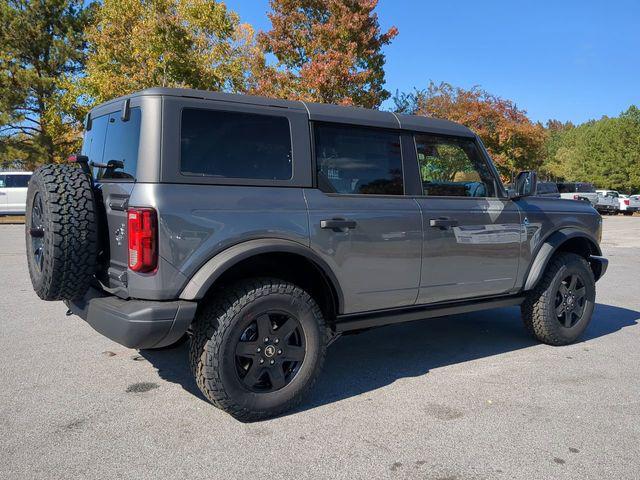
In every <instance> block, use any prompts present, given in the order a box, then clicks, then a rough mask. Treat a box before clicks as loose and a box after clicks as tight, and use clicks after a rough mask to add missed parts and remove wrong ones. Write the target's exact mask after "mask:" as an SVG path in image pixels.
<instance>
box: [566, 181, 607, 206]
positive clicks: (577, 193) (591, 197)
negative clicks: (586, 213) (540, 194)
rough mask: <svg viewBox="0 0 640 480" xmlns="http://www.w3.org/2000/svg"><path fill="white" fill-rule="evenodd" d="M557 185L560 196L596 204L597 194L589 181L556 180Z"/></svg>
mask: <svg viewBox="0 0 640 480" xmlns="http://www.w3.org/2000/svg"><path fill="white" fill-rule="evenodd" d="M557 185H558V191H559V192H560V198H566V199H569V200H581V201H584V202H589V203H591V205H593V206H594V207H595V206H596V205H597V204H598V194H597V193H596V189H595V187H594V186H593V185H591V184H590V183H584V182H558V184H557Z"/></svg>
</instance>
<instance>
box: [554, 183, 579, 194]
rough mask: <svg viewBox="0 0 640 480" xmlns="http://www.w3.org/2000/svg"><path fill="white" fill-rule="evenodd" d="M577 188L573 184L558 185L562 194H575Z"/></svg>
mask: <svg viewBox="0 0 640 480" xmlns="http://www.w3.org/2000/svg"><path fill="white" fill-rule="evenodd" d="M575 189H576V186H575V184H573V183H564V182H562V183H558V191H559V192H560V193H573V192H575Z"/></svg>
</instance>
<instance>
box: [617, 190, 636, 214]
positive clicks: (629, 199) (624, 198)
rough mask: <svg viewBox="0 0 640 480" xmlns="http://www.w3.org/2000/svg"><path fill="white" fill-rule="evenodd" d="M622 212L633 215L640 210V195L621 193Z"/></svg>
mask: <svg viewBox="0 0 640 480" xmlns="http://www.w3.org/2000/svg"><path fill="white" fill-rule="evenodd" d="M619 200H620V212H622V213H623V214H624V215H633V214H634V213H635V212H639V211H640V195H624V194H622V193H621V194H619Z"/></svg>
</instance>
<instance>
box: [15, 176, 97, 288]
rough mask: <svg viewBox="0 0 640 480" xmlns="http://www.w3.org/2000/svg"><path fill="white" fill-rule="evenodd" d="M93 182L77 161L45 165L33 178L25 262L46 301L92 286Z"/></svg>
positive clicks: (94, 254) (94, 238)
mask: <svg viewBox="0 0 640 480" xmlns="http://www.w3.org/2000/svg"><path fill="white" fill-rule="evenodd" d="M95 215H96V212H95V201H94V196H93V190H92V187H91V181H90V179H89V177H88V176H87V174H85V173H84V172H83V171H82V169H81V168H80V167H79V166H78V165H71V164H64V165H45V166H43V167H40V168H39V169H37V170H36V171H35V172H34V174H33V176H32V177H31V180H30V181H29V189H28V190H27V208H26V215H25V239H26V248H27V263H28V266H29V276H30V277H31V283H32V285H33V289H34V290H35V291H36V293H37V294H38V296H39V297H40V298H42V299H43V300H74V299H76V298H80V297H82V296H83V295H84V294H85V293H86V291H87V289H88V288H89V286H90V284H91V281H92V278H93V275H94V273H95V270H96V263H97V244H98V233H97V225H96V216H95Z"/></svg>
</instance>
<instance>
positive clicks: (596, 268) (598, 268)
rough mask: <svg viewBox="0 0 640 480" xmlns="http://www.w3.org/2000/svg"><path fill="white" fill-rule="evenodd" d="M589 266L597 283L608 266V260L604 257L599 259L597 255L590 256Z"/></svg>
mask: <svg viewBox="0 0 640 480" xmlns="http://www.w3.org/2000/svg"><path fill="white" fill-rule="evenodd" d="M589 264H590V265H591V271H593V276H594V278H595V280H596V282H597V281H598V280H600V279H601V278H602V277H603V276H604V274H605V273H606V272H607V267H608V266H609V260H607V259H606V258H604V257H599V256H597V255H591V256H590V257H589Z"/></svg>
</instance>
